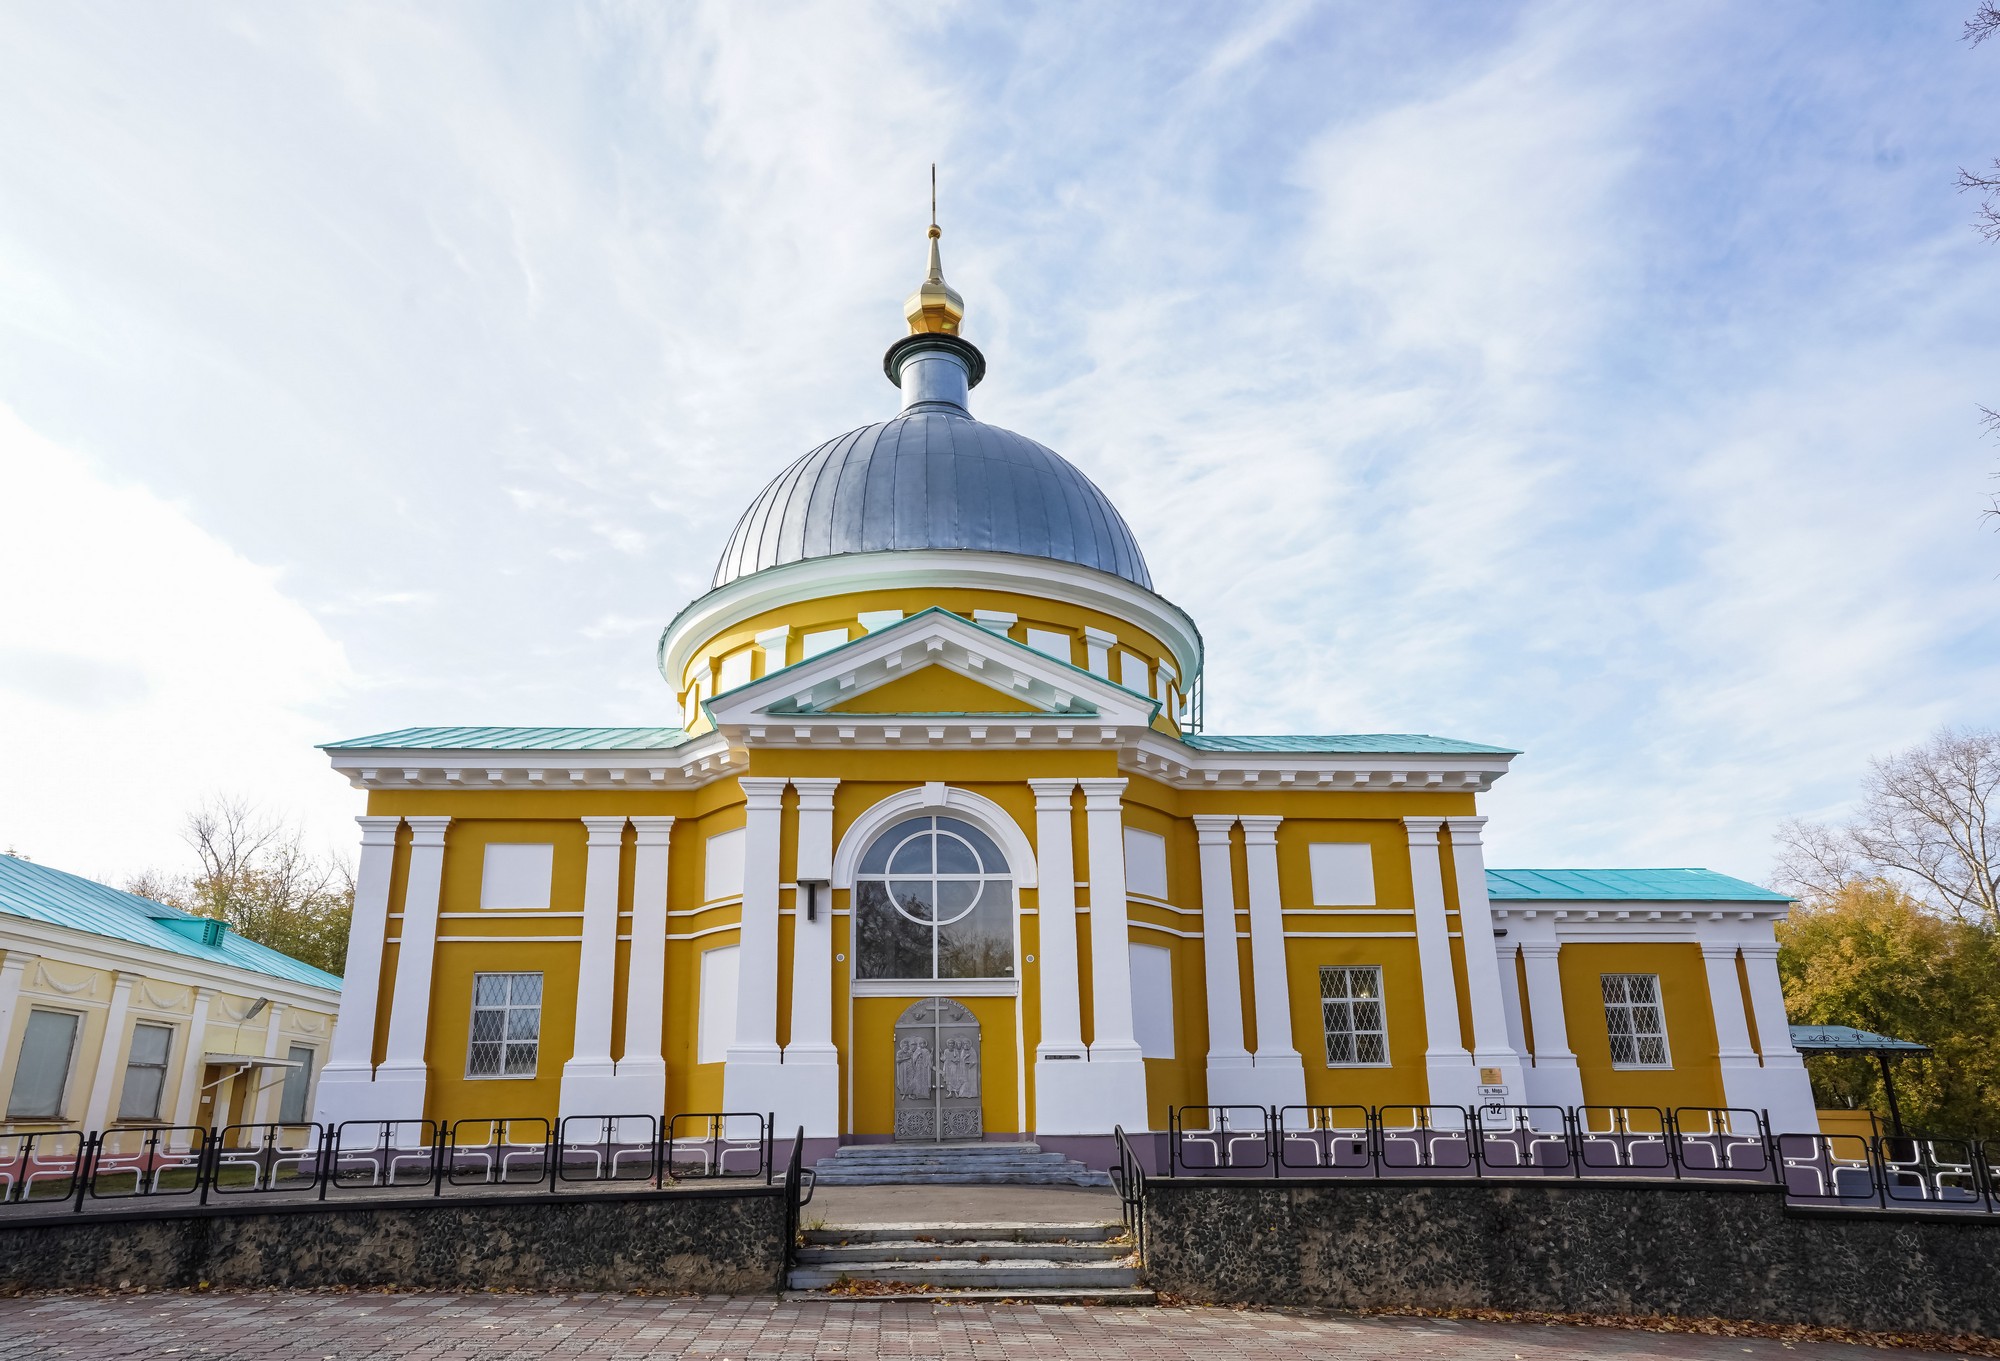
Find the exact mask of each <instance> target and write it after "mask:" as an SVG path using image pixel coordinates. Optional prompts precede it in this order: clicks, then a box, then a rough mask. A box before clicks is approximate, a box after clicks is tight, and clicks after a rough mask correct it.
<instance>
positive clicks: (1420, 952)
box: [1403, 818, 1479, 1106]
mask: <svg viewBox="0 0 2000 1361" xmlns="http://www.w3.org/2000/svg"><path fill="white" fill-rule="evenodd" d="M1443 825H1444V819H1443V818H1404V819H1403V828H1404V830H1405V831H1406V832H1408V833H1409V838H1410V882H1411V886H1412V887H1413V889H1414V890H1415V893H1416V908H1417V965H1418V968H1419V969H1420V970H1421V971H1422V973H1423V984H1424V1032H1425V1038H1426V1044H1425V1048H1424V1069H1425V1071H1426V1073H1427V1074H1428V1076H1429V1078H1430V1088H1431V1104H1432V1105H1434V1106H1473V1105H1477V1104H1478V1103H1479V1082H1478V1078H1479V1074H1478V1073H1477V1072H1475V1071H1474V1069H1473V1066H1472V1055H1470V1054H1468V1053H1467V1052H1466V1051H1465V1046H1464V1045H1463V1044H1462V1043H1461V1042H1460V1038H1459V1025H1458V979H1457V976H1456V973H1455V971H1454V970H1453V968H1452V963H1451V927H1450V925H1449V924H1448V923H1447V921H1446V919H1445V914H1444V863H1443V861H1442V860H1440V859H1439V857H1438V829H1439V828H1440V827H1441V826H1443Z"/></svg>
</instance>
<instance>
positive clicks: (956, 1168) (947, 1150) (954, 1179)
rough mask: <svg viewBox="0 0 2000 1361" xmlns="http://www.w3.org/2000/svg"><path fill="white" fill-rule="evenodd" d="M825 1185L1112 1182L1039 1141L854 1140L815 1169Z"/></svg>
mask: <svg viewBox="0 0 2000 1361" xmlns="http://www.w3.org/2000/svg"><path fill="white" fill-rule="evenodd" d="M813 1176H814V1179H815V1180H816V1182H817V1183H818V1184H819V1185H821V1186H1008V1185H1014V1186H1108V1185H1110V1184H1111V1179H1110V1177H1109V1176H1107V1175H1106V1174H1105V1173H1103V1172H1099V1171H1094V1170H1093V1169H1091V1168H1088V1167H1085V1166H1084V1165H1083V1164H1082V1163H1080V1162H1077V1161H1076V1160H1075V1159H1073V1158H1066V1157H1064V1156H1063V1155H1062V1154H1060V1153H1045V1152H1043V1151H1042V1150H1041V1149H1040V1148H1039V1147H1037V1146H1036V1145H1034V1144H1022V1143H1014V1144H849V1145H847V1146H845V1147H843V1148H841V1149H840V1150H838V1151H837V1152H835V1153H834V1154H833V1155H832V1156H830V1157H825V1158H821V1159H820V1160H819V1161H818V1163H817V1164H815V1165H814V1168H813Z"/></svg>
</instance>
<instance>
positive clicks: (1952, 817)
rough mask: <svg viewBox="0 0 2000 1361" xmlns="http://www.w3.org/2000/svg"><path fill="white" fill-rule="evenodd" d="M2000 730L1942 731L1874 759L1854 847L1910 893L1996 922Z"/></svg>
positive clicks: (1999, 918)
mask: <svg viewBox="0 0 2000 1361" xmlns="http://www.w3.org/2000/svg"><path fill="white" fill-rule="evenodd" d="M1996 815H2000V732H1975V731H1960V730H1956V729H1951V728H1945V729H1941V730H1940V731H1939V732H1937V733H1936V734H1935V735H1934V736H1932V738H1931V739H1930V741H1928V742H1926V743H1924V744H1922V745H1921V746H1917V747H1913V748H1911V749H1910V750H1909V751H1906V752H1901V753H1898V754H1897V755H1895V756H1891V757H1887V758H1885V759H1883V760H1879V761H1876V762H1875V763H1874V768H1873V770H1872V771H1871V772H1870V775H1869V779H1868V784H1867V796H1866V802H1865V803H1864V805H1863V808H1862V813H1861V816H1860V817H1859V818H1858V819H1856V821H1855V822H1854V824H1853V825H1852V826H1851V827H1850V828H1849V829H1848V833H1849V836H1850V837H1851V839H1852V841H1853V845H1854V849H1855V850H1856V851H1857V852H1858V853H1859V854H1860V855H1861V856H1862V857H1864V858H1865V859H1867V860H1868V861H1870V862H1872V863H1873V864H1875V865H1877V866H1879V867H1880V868H1881V869H1882V870H1883V871H1885V872H1887V873H1888V874H1889V875H1890V877H1892V878H1896V877H1900V878H1901V879H1902V880H1903V881H1904V886H1905V887H1906V888H1908V889H1909V890H1910V891H1911V892H1912V893H1913V894H1914V896H1916V897H1918V898H1919V899H1921V900H1923V901H1924V902H1925V903H1927V904H1928V905H1929V906H1931V907H1932V908H1934V909H1941V910H1943V911H1946V912H1950V913H1952V914H1953V915H1954V916H1958V917H1967V918H1971V919H1974V920H1983V921H1984V922H1985V923H1986V924H1988V925H1990V926H1995V927H2000V827H1996V825H1995V817H1996Z"/></svg>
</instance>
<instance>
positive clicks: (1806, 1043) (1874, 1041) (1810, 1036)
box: [1791, 1025, 1931, 1139]
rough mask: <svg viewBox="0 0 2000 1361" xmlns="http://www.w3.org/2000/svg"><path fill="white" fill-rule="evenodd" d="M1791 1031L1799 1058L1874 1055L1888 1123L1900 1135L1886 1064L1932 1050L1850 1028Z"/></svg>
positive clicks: (1807, 1027)
mask: <svg viewBox="0 0 2000 1361" xmlns="http://www.w3.org/2000/svg"><path fill="white" fill-rule="evenodd" d="M1791 1030H1792V1048H1794V1049H1796V1050H1798V1051H1799V1052H1800V1053H1801V1054H1873V1055H1874V1056H1875V1061H1876V1062H1877V1063H1879V1064H1881V1065H1882V1090H1883V1092H1885V1093H1886V1094H1887V1095H1888V1098H1889V1122H1890V1123H1891V1124H1892V1125H1894V1126H1895V1129H1896V1137H1897V1138H1899V1139H1900V1138H1901V1137H1902V1135H1903V1112H1902V1108H1901V1107H1899V1106H1898V1105H1897V1104H1896V1080H1895V1078H1894V1077H1892V1076H1891V1075H1890V1073H1889V1060H1890V1059H1891V1058H1893V1057H1902V1056H1904V1055H1909V1054H1928V1053H1930V1052H1931V1047H1930V1046H1929V1045H1927V1044H1918V1043H1917V1042H1916V1041H1914V1040H1899V1039H1897V1038H1895V1037H1894V1036H1893V1035H1878V1034H1876V1033H1875V1032H1874V1031H1872V1030H1859V1029H1856V1028H1855V1027H1854V1026H1851V1025H1795V1026H1793V1027H1792V1028H1791Z"/></svg>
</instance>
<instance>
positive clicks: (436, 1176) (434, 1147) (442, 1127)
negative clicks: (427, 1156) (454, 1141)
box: [431, 1120, 451, 1198]
mask: <svg viewBox="0 0 2000 1361" xmlns="http://www.w3.org/2000/svg"><path fill="white" fill-rule="evenodd" d="M450 1138H451V1134H450V1127H449V1126H447V1125H446V1124H445V1122H444V1121H442V1120H439V1121H437V1122H436V1123H434V1124H433V1125H432V1126H431V1196H432V1197H433V1198H436V1197H438V1196H442V1195H443V1194H444V1168H445V1151H444V1150H445V1144H446V1142H447V1141H448V1140H449V1139H450Z"/></svg>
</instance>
